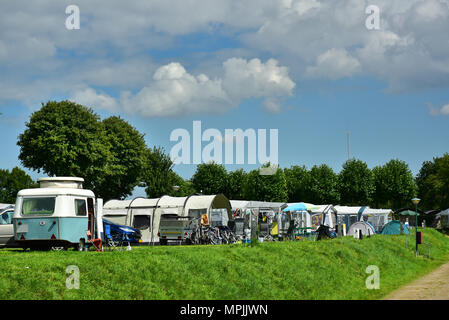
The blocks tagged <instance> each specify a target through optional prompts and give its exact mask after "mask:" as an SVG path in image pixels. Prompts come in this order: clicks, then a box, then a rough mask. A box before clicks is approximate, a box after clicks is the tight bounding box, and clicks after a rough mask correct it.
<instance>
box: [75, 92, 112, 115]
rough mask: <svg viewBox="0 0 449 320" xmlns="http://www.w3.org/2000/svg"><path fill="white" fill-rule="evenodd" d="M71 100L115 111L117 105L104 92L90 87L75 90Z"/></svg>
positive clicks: (95, 107) (94, 107) (91, 106)
mask: <svg viewBox="0 0 449 320" xmlns="http://www.w3.org/2000/svg"><path fill="white" fill-rule="evenodd" d="M71 100H73V101H75V102H76V103H79V104H82V105H85V106H87V107H90V108H93V109H103V110H107V111H110V112H117V111H118V110H119V106H118V103H117V101H116V100H115V99H114V98H112V97H111V96H109V95H107V94H106V93H97V92H96V91H95V90H94V89H92V88H86V89H84V90H80V91H76V92H75V93H74V94H73V96H72V98H71Z"/></svg>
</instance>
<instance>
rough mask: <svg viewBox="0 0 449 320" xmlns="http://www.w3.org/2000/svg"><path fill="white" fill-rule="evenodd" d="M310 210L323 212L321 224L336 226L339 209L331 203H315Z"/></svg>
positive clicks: (318, 212) (314, 212)
mask: <svg viewBox="0 0 449 320" xmlns="http://www.w3.org/2000/svg"><path fill="white" fill-rule="evenodd" d="M310 212H311V213H312V215H314V214H322V218H321V224H324V225H326V226H329V227H330V228H335V226H336V225H337V210H336V209H335V207H334V206H333V205H331V204H320V205H315V206H314V207H313V208H312V209H311V210H310Z"/></svg>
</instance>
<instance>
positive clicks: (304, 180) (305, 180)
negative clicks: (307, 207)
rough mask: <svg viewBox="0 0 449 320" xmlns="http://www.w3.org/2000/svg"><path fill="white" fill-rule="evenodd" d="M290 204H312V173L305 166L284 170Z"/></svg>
mask: <svg viewBox="0 0 449 320" xmlns="http://www.w3.org/2000/svg"><path fill="white" fill-rule="evenodd" d="M284 175H285V179H286V182H287V195H288V202H310V200H309V198H310V188H309V186H310V173H309V171H308V170H307V168H306V167H305V166H298V165H294V166H291V167H290V168H284Z"/></svg>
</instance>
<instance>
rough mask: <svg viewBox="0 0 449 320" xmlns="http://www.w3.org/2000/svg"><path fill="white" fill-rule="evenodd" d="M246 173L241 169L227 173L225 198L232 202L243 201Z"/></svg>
mask: <svg viewBox="0 0 449 320" xmlns="http://www.w3.org/2000/svg"><path fill="white" fill-rule="evenodd" d="M246 179H247V173H246V172H245V171H244V170H243V169H238V170H235V171H231V172H229V173H228V177H227V186H226V192H225V194H226V196H227V197H228V199H232V200H243V199H244V196H243V186H244V185H245V183H246Z"/></svg>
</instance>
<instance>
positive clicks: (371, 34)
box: [0, 0, 449, 114]
mask: <svg viewBox="0 0 449 320" xmlns="http://www.w3.org/2000/svg"><path fill="white" fill-rule="evenodd" d="M68 4H70V3H68V2H66V1H62V2H58V3H56V4H55V1H54V0H42V1H40V2H39V4H38V5H37V4H36V3H28V2H26V1H23V0H22V1H20V0H19V1H4V2H2V4H1V7H0V39H1V40H0V64H1V65H2V73H1V74H0V84H1V85H0V93H1V94H0V97H1V100H2V101H6V100H17V101H20V102H22V103H29V102H33V103H37V104H39V102H40V101H42V100H47V99H51V98H52V97H54V96H57V97H61V96H68V95H69V94H71V93H72V91H77V90H78V91H79V90H83V89H85V88H88V87H90V88H93V87H94V88H99V87H101V88H102V89H104V90H108V89H111V87H113V89H114V90H117V92H121V91H131V92H136V91H138V90H140V89H142V88H151V89H152V90H153V91H151V90H150V91H151V95H150V96H151V97H153V95H154V94H155V93H156V92H160V91H163V90H162V89H161V88H159V89H160V90H156V89H157V86H154V85H155V84H156V83H159V81H160V80H155V79H152V78H151V76H153V75H154V72H155V65H156V64H157V65H161V64H167V62H169V61H173V59H174V57H176V59H182V60H181V61H182V64H183V65H184V66H187V65H188V66H189V67H188V68H189V72H186V74H184V75H183V77H182V78H180V79H177V80H176V79H171V80H170V79H165V78H164V81H165V82H164V83H165V85H167V84H168V82H171V85H174V84H175V83H177V84H178V86H179V85H181V86H184V87H185V90H188V91H189V92H191V91H192V90H193V88H197V89H198V88H202V89H205V88H206V87H207V88H209V89H210V90H212V92H211V94H210V97H207V94H205V93H199V94H196V95H193V94H192V98H191V100H189V101H190V103H193V102H199V103H200V104H201V103H202V102H204V103H206V102H208V101H210V100H211V99H212V97H215V98H216V99H218V100H219V101H220V102H221V103H223V104H224V105H225V106H227V107H229V103H228V102H226V101H227V99H230V100H231V101H232V102H233V104H235V102H238V101H239V100H240V99H242V98H245V97H261V98H263V99H264V102H263V104H264V105H265V107H266V108H267V109H269V110H271V111H274V112H276V111H278V110H279V106H280V105H281V102H280V101H281V100H279V97H283V96H285V95H286V93H287V95H288V94H289V92H291V90H292V89H288V88H289V86H290V87H291V83H290V84H289V83H288V79H290V80H291V82H292V83H293V80H294V81H295V82H298V81H307V80H308V79H310V77H314V78H317V79H321V78H324V79H327V78H330V79H339V78H341V77H346V76H351V75H354V74H360V75H363V76H372V77H376V78H377V79H380V80H383V81H385V82H386V83H388V85H389V87H390V89H391V90H392V91H417V90H420V89H427V88H436V87H439V88H447V87H448V86H449V42H448V41H447V30H449V2H448V1H447V0H445V1H443V0H427V1H422V0H396V1H390V0H373V1H367V0H365V1H360V0H326V1H324V0H282V1H272V0H248V1H244V2H242V1H240V0H230V1H221V0H210V1H201V0H189V1H183V0H173V1H170V2H167V1H151V2H149V1H145V0H135V1H132V2H131V3H125V2H123V1H119V0H108V1H106V0H104V1H101V0H98V1H95V3H94V2H92V1H86V0H80V1H78V2H77V5H78V6H79V7H80V13H81V29H80V30H76V31H69V30H67V29H66V28H65V23H64V22H65V18H66V14H65V7H66V6H67V5H68ZM368 5H377V6H379V8H380V20H381V23H380V26H381V30H367V29H366V27H365V19H366V18H367V15H366V13H365V8H366V7H367V6H368ZM197 32H200V33H201V37H202V36H203V35H205V36H206V37H207V36H214V35H215V34H217V35H218V39H219V40H218V41H217V43H216V44H217V47H216V48H215V45H216V44H214V46H211V48H210V50H209V48H205V46H204V44H203V43H201V44H200V45H199V46H198V47H199V50H198V51H195V52H193V53H192V51H187V53H185V54H182V55H180V52H181V51H182V50H183V48H182V44H183V43H184V42H183V40H184V39H183V38H182V36H184V35H191V34H194V33H197ZM222 36H224V37H225V38H226V37H227V39H228V40H230V41H231V42H232V44H231V45H230V46H227V43H226V44H224V45H220V39H221V38H220V37H222ZM193 38H194V39H195V37H193ZM178 40H181V41H178ZM189 41H191V39H189ZM190 48H193V47H190ZM152 49H158V51H156V52H158V53H162V54H158V55H157V56H154V57H151V56H150V55H151V53H152V52H154V51H152ZM159 50H160V51H159ZM226 50H227V53H226V54H225V55H221V56H220V54H223V52H224V51H226ZM193 51H194V50H193ZM204 55H207V56H208V59H207V60H204V59H202V58H201V57H203V56H204ZM161 56H162V58H161ZM180 56H182V58H179V57H180ZM267 56H271V57H274V58H275V59H276V61H279V62H278V64H279V65H282V66H285V67H288V70H289V73H290V75H289V76H288V78H287V77H284V76H283V75H282V68H281V67H279V66H274V67H273V71H275V72H279V74H280V75H281V78H282V79H283V81H284V83H279V84H278V85H270V86H268V87H265V88H264V89H263V90H271V91H270V93H269V94H267V96H269V97H264V96H263V95H261V94H260V92H262V87H263V86H264V85H265V84H267V83H271V82H269V81H267V78H263V77H264V76H266V77H270V76H272V77H274V78H275V76H276V74H275V73H271V75H269V72H268V68H269V65H267V62H266V63H263V65H264V71H263V74H262V73H260V74H257V63H256V62H254V61H253V62H251V64H250V63H249V61H247V60H245V61H246V64H240V65H242V66H243V68H244V69H242V73H241V74H240V76H238V77H237V80H238V81H240V82H244V83H245V85H247V86H248V90H249V91H248V92H247V93H245V92H243V91H244V90H243V88H242V87H240V88H239V87H237V85H233V84H232V83H231V82H226V81H227V77H226V76H225V74H226V72H228V73H229V78H230V77H231V73H232V70H231V69H232V68H235V67H234V65H235V66H237V65H239V62H238V61H229V62H228V64H229V66H228V68H229V70H228V69H226V67H225V66H222V67H220V62H222V61H224V60H226V59H228V58H230V57H240V58H242V57H245V58H248V57H267ZM153 59H159V60H158V61H156V62H155V61H152V60H153ZM195 59H197V60H195ZM192 60H194V61H192ZM233 64H234V65H233ZM197 70H201V72H197ZM326 70H327V71H326ZM243 71H245V72H246V76H244V73H243ZM251 72H252V73H251ZM200 73H205V74H207V75H208V76H207V77H208V80H206V81H203V82H201V79H200V78H199V76H194V75H193V74H195V75H196V74H200ZM189 75H190V76H191V77H193V79H194V81H193V80H192V78H190V77H189ZM165 76H166V75H165ZM251 77H252V78H254V79H264V80H261V82H259V83H249V81H247V80H248V79H250V78H251ZM274 78H273V79H274ZM245 79H246V80H245ZM292 79H293V80H292ZM220 81H221V82H220ZM162 82H163V81H162V80H161V81H160V83H159V86H162ZM74 88H75V89H74ZM188 88H190V90H189V89H188ZM142 90H143V92H142V94H141V98H142V99H143V95H144V93H146V94H149V92H148V90H144V89H142ZM167 90H168V89H167ZM171 90H174V87H173V88H171ZM289 90H290V91H289ZM124 97H126V95H124ZM132 97H133V98H136V99H137V97H136V95H132ZM275 97H277V98H275ZM160 98H161V99H162V96H160ZM163 99H166V100H167V104H168V105H170V103H168V100H169V97H165V98H163ZM143 100H144V99H143ZM234 101H235V102H234ZM218 103H219V102H217V104H218ZM174 104H175V102H172V105H174ZM144 109H145V108H144ZM203 109H208V108H206V107H204V106H200V107H198V110H203ZM167 112H169V113H176V112H177V110H176V108H174V107H171V109H170V108H169V111H167ZM157 113H158V114H159V113H160V112H157Z"/></svg>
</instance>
